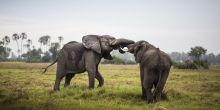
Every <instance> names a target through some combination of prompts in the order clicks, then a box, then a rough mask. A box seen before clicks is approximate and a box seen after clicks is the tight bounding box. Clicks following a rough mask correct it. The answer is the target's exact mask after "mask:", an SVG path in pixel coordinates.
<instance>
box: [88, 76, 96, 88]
mask: <svg viewBox="0 0 220 110" xmlns="http://www.w3.org/2000/svg"><path fill="white" fill-rule="evenodd" d="M94 86H95V73H94V72H89V88H90V89H93V88H94Z"/></svg>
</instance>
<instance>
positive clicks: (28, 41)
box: [26, 39, 32, 51]
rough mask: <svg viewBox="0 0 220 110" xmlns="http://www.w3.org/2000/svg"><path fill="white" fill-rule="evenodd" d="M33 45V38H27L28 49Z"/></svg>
mask: <svg viewBox="0 0 220 110" xmlns="http://www.w3.org/2000/svg"><path fill="white" fill-rule="evenodd" d="M31 45H32V40H31V39H28V40H27V44H26V47H27V50H28V51H30V50H31V49H30V47H31Z"/></svg>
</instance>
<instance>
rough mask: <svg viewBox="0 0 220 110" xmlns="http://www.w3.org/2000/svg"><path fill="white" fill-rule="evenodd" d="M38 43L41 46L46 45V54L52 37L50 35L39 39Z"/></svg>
mask: <svg viewBox="0 0 220 110" xmlns="http://www.w3.org/2000/svg"><path fill="white" fill-rule="evenodd" d="M38 42H40V43H41V45H42V44H43V45H44V52H46V51H48V49H47V47H48V44H49V43H50V36H49V35H45V36H42V37H40V38H39V40H38Z"/></svg>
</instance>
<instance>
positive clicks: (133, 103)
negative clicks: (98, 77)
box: [0, 62, 220, 110]
mask: <svg viewBox="0 0 220 110" xmlns="http://www.w3.org/2000/svg"><path fill="white" fill-rule="evenodd" d="M46 65H48V64H43V63H22V62H9V63H7V62H1V63H0V108H1V109H4V110H41V109H44V110H45V109H47V110H69V109H72V110H103V109H105V110H219V109H220V105H219V104H220V92H219V91H220V66H211V67H210V69H209V70H178V69H172V70H171V73H170V76H169V78H168V82H167V84H166V87H165V90H164V94H163V100H162V101H160V102H158V103H155V104H147V103H146V102H145V101H143V100H142V99H141V98H140V95H141V88H140V78H139V67H138V65H100V67H99V68H100V72H101V73H102V75H103V77H104V78H105V85H104V87H102V88H95V89H94V90H89V89H88V88H87V87H88V77H87V73H83V74H79V75H76V77H74V79H73V80H72V82H71V85H70V86H69V87H67V88H64V87H63V83H64V82H63V81H62V83H61V90H60V91H59V92H56V93H53V92H51V90H52V87H53V84H54V79H55V68H56V67H55V66H53V67H51V68H50V69H49V70H48V72H47V73H46V74H41V69H40V68H42V67H45V66H46ZM96 85H97V81H96Z"/></svg>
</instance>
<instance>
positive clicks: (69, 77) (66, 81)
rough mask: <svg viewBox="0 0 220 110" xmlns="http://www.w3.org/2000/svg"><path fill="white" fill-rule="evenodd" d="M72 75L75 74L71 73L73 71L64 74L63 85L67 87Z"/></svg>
mask: <svg viewBox="0 0 220 110" xmlns="http://www.w3.org/2000/svg"><path fill="white" fill-rule="evenodd" d="M74 76H75V74H73V73H68V74H67V75H66V78H65V84H64V87H67V86H69V85H70V81H71V79H72V78H73V77H74Z"/></svg>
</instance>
